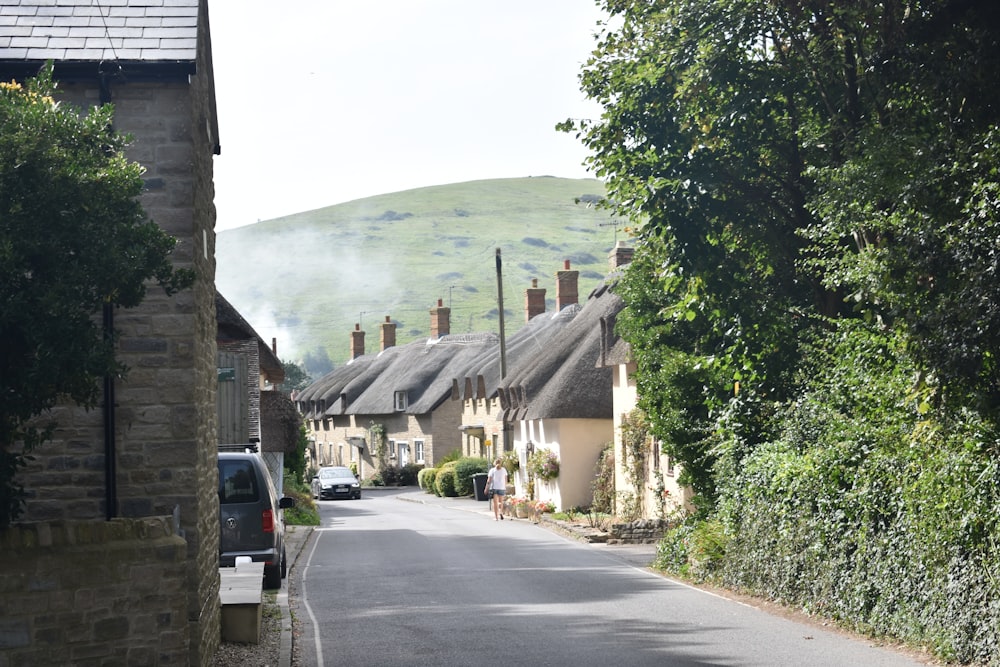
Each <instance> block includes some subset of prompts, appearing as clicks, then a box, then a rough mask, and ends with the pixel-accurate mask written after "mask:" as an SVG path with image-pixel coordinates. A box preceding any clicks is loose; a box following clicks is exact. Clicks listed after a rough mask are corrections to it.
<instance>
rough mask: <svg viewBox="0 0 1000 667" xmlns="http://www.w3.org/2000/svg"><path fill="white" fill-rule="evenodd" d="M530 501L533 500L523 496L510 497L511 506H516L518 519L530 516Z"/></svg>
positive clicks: (515, 510) (515, 512)
mask: <svg viewBox="0 0 1000 667" xmlns="http://www.w3.org/2000/svg"><path fill="white" fill-rule="evenodd" d="M530 502H531V501H529V500H528V499H527V498H524V497H522V496H514V497H513V498H511V499H510V504H511V507H513V508H514V515H515V516H517V518H518V519H527V518H528V512H529V507H528V505H529V504H530Z"/></svg>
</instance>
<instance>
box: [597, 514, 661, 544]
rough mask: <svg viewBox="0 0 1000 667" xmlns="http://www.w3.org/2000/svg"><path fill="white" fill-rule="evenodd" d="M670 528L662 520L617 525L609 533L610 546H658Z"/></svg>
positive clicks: (644, 520) (641, 520) (646, 520)
mask: <svg viewBox="0 0 1000 667" xmlns="http://www.w3.org/2000/svg"><path fill="white" fill-rule="evenodd" d="M669 527H670V524H668V523H667V522H666V521H663V520H662V519H639V520H638V521H630V522H628V523H616V524H613V525H612V526H611V529H610V530H609V531H608V532H609V533H610V538H609V539H608V543H609V544H656V543H657V542H659V541H660V539H661V538H662V537H663V534H664V533H665V532H667V529H668V528H669Z"/></svg>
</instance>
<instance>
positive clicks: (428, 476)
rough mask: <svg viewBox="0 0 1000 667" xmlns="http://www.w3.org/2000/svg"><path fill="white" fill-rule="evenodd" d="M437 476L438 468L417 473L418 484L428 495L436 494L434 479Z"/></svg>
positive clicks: (425, 469)
mask: <svg viewBox="0 0 1000 667" xmlns="http://www.w3.org/2000/svg"><path fill="white" fill-rule="evenodd" d="M436 475H437V468H424V469H423V470H421V471H420V472H418V473H417V484H419V485H420V488H421V489H423V490H424V491H426V492H427V493H434V477H435V476H436Z"/></svg>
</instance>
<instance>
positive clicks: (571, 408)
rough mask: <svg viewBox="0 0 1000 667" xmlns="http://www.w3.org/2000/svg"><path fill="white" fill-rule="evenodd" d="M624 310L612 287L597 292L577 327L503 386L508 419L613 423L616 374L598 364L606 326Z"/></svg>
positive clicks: (521, 367)
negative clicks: (579, 420)
mask: <svg viewBox="0 0 1000 667" xmlns="http://www.w3.org/2000/svg"><path fill="white" fill-rule="evenodd" d="M622 306H623V303H622V300H621V299H620V298H619V297H618V296H617V295H616V294H614V293H613V292H612V291H611V289H610V286H609V283H607V282H605V283H604V284H602V285H601V286H600V287H598V288H597V289H595V290H594V291H593V292H591V294H590V296H589V298H588V299H587V302H586V303H585V304H584V305H583V308H582V309H581V310H580V312H579V313H577V315H576V316H575V317H574V318H573V319H572V321H570V322H569V323H567V324H566V326H565V327H564V328H563V329H562V330H561V331H560V332H559V334H558V335H557V336H553V337H552V339H551V340H549V341H548V342H547V343H546V345H545V347H544V349H542V350H541V351H540V352H539V353H538V354H537V355H535V356H534V357H533V358H532V359H531V360H530V362H528V363H525V364H522V365H519V366H518V368H517V370H516V371H515V372H513V373H511V374H509V375H508V376H507V378H506V379H505V380H504V381H503V382H501V383H500V390H499V394H500V402H501V405H502V406H503V408H504V415H503V418H504V419H505V420H507V421H517V420H521V419H559V418H583V419H586V418H592V419H609V418H611V417H612V400H611V389H612V387H611V385H612V376H611V370H610V369H609V368H607V367H603V366H601V365H599V364H598V362H599V361H600V357H601V349H602V342H603V340H604V334H603V333H602V326H601V322H602V320H605V322H606V321H607V320H608V318H613V317H614V316H615V315H617V313H618V312H619V311H620V310H621V309H622Z"/></svg>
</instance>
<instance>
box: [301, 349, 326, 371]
mask: <svg viewBox="0 0 1000 667" xmlns="http://www.w3.org/2000/svg"><path fill="white" fill-rule="evenodd" d="M302 368H303V369H305V371H306V373H308V374H309V375H311V376H312V377H314V378H318V377H323V376H324V375H326V374H327V373H329V372H330V371H332V370H333V362H332V361H330V355H329V354H328V353H327V351H326V348H325V347H317V348H316V349H315V350H314V351H312V352H306V356H305V359H303V360H302Z"/></svg>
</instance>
